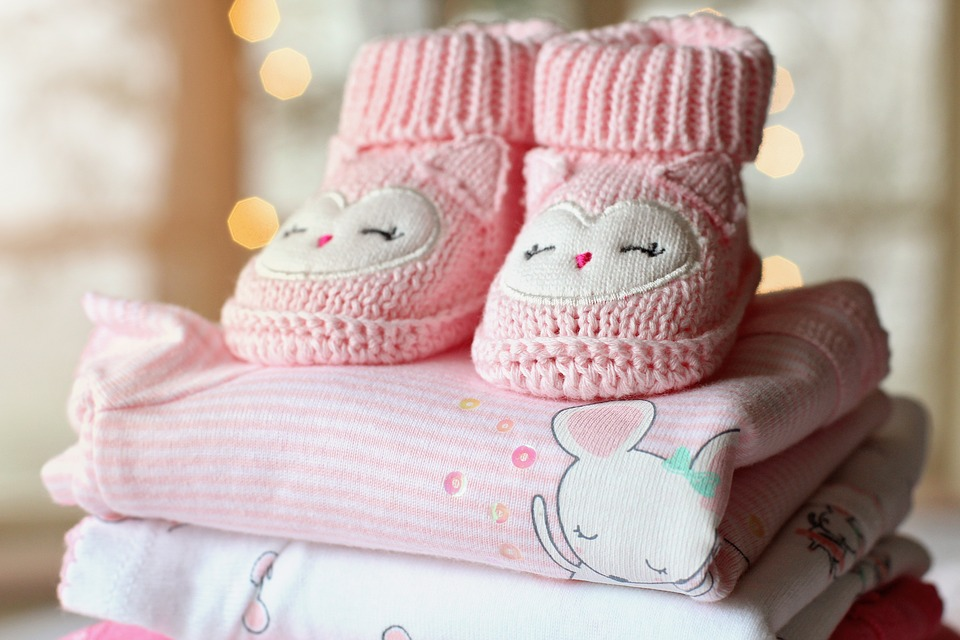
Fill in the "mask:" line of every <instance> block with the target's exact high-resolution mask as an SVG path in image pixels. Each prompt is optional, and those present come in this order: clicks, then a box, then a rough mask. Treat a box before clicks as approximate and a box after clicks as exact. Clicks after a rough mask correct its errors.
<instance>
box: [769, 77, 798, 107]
mask: <svg viewBox="0 0 960 640" xmlns="http://www.w3.org/2000/svg"><path fill="white" fill-rule="evenodd" d="M793 93H794V88H793V76H791V75H790V72H789V71H787V70H786V69H784V68H783V67H781V66H778V67H777V75H776V77H775V78H774V80H773V96H772V97H771V98H770V113H780V112H781V111H783V110H784V109H786V108H787V106H789V105H790V101H791V100H793Z"/></svg>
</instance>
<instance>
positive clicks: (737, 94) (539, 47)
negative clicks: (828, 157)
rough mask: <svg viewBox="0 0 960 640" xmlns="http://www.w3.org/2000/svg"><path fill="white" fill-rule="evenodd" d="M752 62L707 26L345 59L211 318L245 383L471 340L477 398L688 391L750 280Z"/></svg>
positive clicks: (491, 27) (675, 21)
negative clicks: (298, 160)
mask: <svg viewBox="0 0 960 640" xmlns="http://www.w3.org/2000/svg"><path fill="white" fill-rule="evenodd" d="M772 79H773V60H772V58H771V55H770V52H769V50H768V49H767V47H766V45H765V44H764V43H763V42H762V41H761V40H760V39H758V38H757V37H756V36H755V35H754V34H753V33H752V32H751V31H749V30H747V29H743V28H739V27H736V26H734V25H733V24H731V23H730V22H729V21H727V20H726V19H723V18H718V17H715V16H712V15H708V14H698V15H694V16H682V17H676V18H669V19H668V18H656V19H652V20H648V21H645V22H628V23H623V24H619V25H615V26H611V27H606V28H602V29H597V30H592V31H580V32H572V33H563V32H561V31H560V29H559V28H558V27H557V26H555V25H553V24H552V23H548V22H542V21H522V22H506V23H498V24H487V25H484V24H474V23H470V24H464V25H459V26H456V27H453V28H448V29H441V30H438V31H433V32H426V33H418V34H414V35H408V36H402V37H391V38H387V39H383V40H379V41H375V42H372V43H370V44H367V45H366V46H364V47H363V48H362V49H361V51H360V53H359V54H358V57H357V59H356V60H355V62H354V65H353V67H352V69H351V71H350V75H349V78H348V81H347V85H346V89H345V95H344V100H343V106H342V112H341V116H340V124H339V130H338V133H337V135H336V136H335V137H334V138H333V139H332V140H331V142H330V153H329V158H328V168H327V171H326V176H325V178H324V181H323V184H322V186H321V189H320V191H319V192H318V193H317V195H315V196H314V197H312V198H311V199H310V200H309V201H308V202H307V203H306V204H305V205H304V206H303V207H302V208H301V209H300V210H298V211H297V212H296V213H294V214H293V215H292V216H291V217H290V218H289V219H288V220H287V221H286V222H285V223H284V224H283V225H282V226H281V228H280V229H279V231H278V233H277V235H276V236H275V238H274V239H273V240H272V242H271V243H270V244H269V245H268V246H267V247H265V248H264V249H263V251H261V252H260V253H259V254H258V255H256V256H254V257H253V259H252V260H251V261H250V262H249V263H248V264H247V265H246V267H245V268H244V269H243V271H242V272H241V274H240V277H239V281H238V284H237V287H236V291H235V294H234V296H233V297H232V298H231V299H230V300H228V301H227V303H226V305H225V306H224V308H223V313H222V317H221V321H222V325H223V328H224V334H225V337H226V341H227V344H228V346H229V348H230V349H231V351H232V352H233V353H234V354H235V355H236V356H238V357H239V358H241V359H244V360H248V361H252V362H258V363H263V364H266V365H323V364H396V363H402V362H410V361H414V360H418V359H422V358H425V357H428V356H430V355H432V354H435V353H439V352H441V351H444V350H446V349H448V348H450V347H452V346H454V345H456V344H459V343H462V342H464V341H466V340H467V339H469V338H470V336H471V334H474V335H473V346H472V356H473V360H474V364H475V366H476V369H477V371H478V373H479V374H480V375H481V376H482V377H483V378H484V379H486V380H487V381H489V382H491V383H494V384H497V385H500V386H505V387H508V388H511V389H514V390H517V391H521V392H525V393H530V394H534V395H538V396H544V397H554V398H559V397H563V398H570V399H577V400H595V399H600V398H619V397H625V396H633V395H647V394H658V393H664V392H668V391H674V390H677V389H681V388H683V387H687V386H690V385H692V384H695V383H696V382H698V381H699V380H701V379H702V378H704V377H706V376H709V375H710V374H711V373H713V372H714V371H715V370H716V368H717V367H718V366H719V364H720V363H721V362H722V360H723V358H724V357H725V356H726V354H727V352H728V351H729V349H730V347H731V346H732V344H733V340H734V338H735V334H736V328H737V326H738V324H739V323H740V320H741V318H742V316H743V313H744V310H745V308H746V306H747V303H748V302H749V301H750V299H751V297H752V295H753V292H754V289H755V288H756V285H757V282H758V280H759V275H760V261H759V259H758V257H757V255H756V254H755V253H754V251H753V250H752V249H751V246H750V243H749V238H748V232H747V225H746V206H745V201H744V196H743V189H742V185H741V182H740V178H739V172H740V167H741V165H742V164H743V163H745V162H748V161H751V160H753V159H754V158H755V157H756V154H757V151H758V148H759V144H760V139H761V136H762V130H763V123H764V120H765V117H766V113H767V105H768V101H769V95H770V89H771V85H772Z"/></svg>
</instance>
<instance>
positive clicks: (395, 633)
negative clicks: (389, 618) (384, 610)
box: [383, 625, 410, 640]
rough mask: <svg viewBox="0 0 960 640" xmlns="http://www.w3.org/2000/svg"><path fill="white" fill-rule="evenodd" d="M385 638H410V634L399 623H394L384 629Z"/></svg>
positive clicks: (393, 639)
mask: <svg viewBox="0 0 960 640" xmlns="http://www.w3.org/2000/svg"><path fill="white" fill-rule="evenodd" d="M383 640H410V634H408V633H407V630H406V629H404V628H403V627H401V626H399V625H393V626H392V627H389V628H387V629H385V630H384V632H383Z"/></svg>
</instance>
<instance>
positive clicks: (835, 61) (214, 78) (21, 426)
mask: <svg viewBox="0 0 960 640" xmlns="http://www.w3.org/2000/svg"><path fill="white" fill-rule="evenodd" d="M707 9H709V10H713V11H717V12H720V13H722V14H724V15H726V16H728V17H730V18H731V19H732V20H734V21H735V22H737V23H739V24H743V25H746V26H750V27H752V28H753V29H754V30H755V31H756V32H757V33H758V34H759V35H760V36H761V37H762V38H763V39H764V40H766V41H767V42H768V43H769V45H770V48H771V49H772V50H773V52H774V55H775V56H776V59H777V63H778V65H779V66H778V70H777V88H776V92H775V95H774V99H773V104H772V106H771V114H770V116H769V118H768V129H767V130H766V132H765V136H764V145H763V149H762V151H761V155H760V158H759V159H758V161H757V163H756V164H755V165H751V166H747V167H745V168H744V171H743V175H744V179H745V182H746V188H747V194H748V197H749V198H750V207H751V209H750V219H751V225H752V233H753V237H754V243H755V246H756V247H757V249H758V250H759V251H760V252H761V253H762V254H763V255H764V256H781V257H783V258H785V259H787V260H789V261H790V262H786V261H785V260H780V259H777V260H774V261H771V262H768V265H769V266H768V270H769V271H768V273H767V276H768V277H769V276H770V275H771V274H773V275H777V273H779V272H780V271H784V270H785V271H784V273H785V274H786V276H785V277H787V278H788V279H789V278H794V277H795V275H794V276H791V275H790V274H791V269H798V270H799V272H800V273H802V276H803V279H804V281H805V282H806V283H815V282H821V281H824V280H829V279H834V278H841V277H843V278H858V279H860V280H863V281H865V282H866V283H867V284H868V285H869V286H870V287H871V288H872V289H873V291H874V292H875V295H876V299H877V303H878V305H879V308H880V312H881V317H882V319H883V322H884V324H885V326H886V328H887V329H888V331H889V332H890V334H891V341H892V348H893V373H892V375H891V376H890V378H889V379H888V381H887V383H886V388H887V389H888V390H889V391H893V392H897V393H906V394H909V395H912V396H915V397H918V398H920V399H921V400H922V401H923V402H924V403H925V404H926V405H927V407H929V409H930V412H931V415H932V416H933V420H934V425H935V433H934V444H933V446H932V447H931V452H932V453H931V459H930V462H929V465H928V471H927V474H926V476H925V479H924V484H923V487H922V489H921V492H920V502H921V504H922V505H924V508H925V509H928V510H929V513H933V514H939V515H937V516H936V517H938V518H940V517H943V518H946V519H941V520H936V522H937V523H940V524H936V525H935V527H934V531H935V532H939V533H940V534H942V535H944V536H945V539H952V538H956V537H957V536H956V533H957V532H956V530H950V527H952V526H953V524H951V523H954V524H955V523H956V522H957V520H955V519H954V520H951V519H950V518H949V517H947V516H944V514H948V515H949V514H950V513H951V511H950V509H952V507H951V505H956V504H957V499H958V497H960V462H957V460H958V459H960V426H958V421H960V392H958V381H960V349H958V344H960V340H958V338H960V288H958V284H957V282H958V278H960V251H958V249H960V246H958V245H960V186H958V185H960V180H958V179H960V155H958V151H957V149H960V89H958V87H960V85H958V83H957V81H956V80H957V76H958V71H960V3H957V2H952V1H951V0H927V1H926V2H915V1H913V0H881V1H878V0H848V1H847V2H844V3H836V2H830V1H829V0H790V1H780V2H776V3H774V2H763V1H760V0H756V1H750V0H738V1H734V0H730V1H722V0H717V1H716V2H714V3H713V4H712V5H711V6H710V7H709V8H707V7H705V6H704V5H703V3H698V2H685V1H664V0H661V1H649V2H648V1H643V0H602V1H601V0H355V1H352V2H345V1H343V0H237V1H236V2H233V3H231V2H229V1H228V0H221V1H219V2H217V1H203V2H197V1H196V0H138V1H137V2H124V1H122V0H76V1H74V2H69V3H64V2H54V0H3V2H2V3H0V298H2V299H4V300H7V303H5V304H3V305H2V306H0V412H2V413H0V416H2V423H0V564H2V566H3V567H4V570H3V571H2V572H0V603H3V606H0V611H4V610H5V611H10V610H13V609H23V608H26V607H28V606H32V605H34V604H37V603H43V602H52V601H53V599H54V588H55V584H56V574H57V570H58V567H59V562H60V555H61V542H60V540H61V537H62V534H63V532H64V531H65V529H66V528H67V527H68V526H70V525H71V524H72V523H74V522H75V521H76V520H77V519H78V518H79V516H80V514H79V512H74V511H71V510H67V509H62V508H58V507H55V506H53V505H52V504H51V502H50V500H49V498H48V497H47V495H46V492H45V491H44V490H43V488H42V486H41V485H40V481H39V468H40V466H41V465H42V464H43V462H44V461H45V460H46V459H48V458H50V457H51V456H53V455H55V454H57V453H59V452H60V451H62V450H63V449H64V448H66V447H67V446H68V445H69V444H71V443H72V441H73V439H74V436H73V434H72V432H71V431H70V429H69V428H68V426H67V424H66V420H65V410H64V404H65V401H66V398H67V395H68V392H69V388H70V383H71V374H72V368H73V366H74V363H75V362H76V361H77V359H78V356H79V353H80V350H81V348H82V346H83V344H84V341H85V338H86V335H87V332H88V330H89V324H88V323H87V321H86V320H85V318H84V317H83V315H82V313H81V311H80V306H79V300H80V297H81V295H82V294H83V293H84V292H85V291H88V290H95V291H99V292H101V293H105V294H110V295H114V296H121V297H127V298H135V299H146V300H159V301H165V302H171V303H175V304H180V305H183V306H186V307H189V308H192V309H194V310H196V311H198V312H200V313H202V314H204V315H206V316H208V317H210V318H212V319H216V318H217V317H218V314H219V309H220V306H221V304H222V303H223V301H224V299H225V298H226V297H227V295H228V294H229V293H230V291H231V289H232V286H233V280H234V278H235V275H236V274H237V272H238V271H239V268H240V265H241V264H242V263H243V262H244V261H245V260H246V259H247V257H248V256H249V255H250V250H251V249H252V248H256V247H257V246H260V245H261V244H263V243H265V242H266V241H267V240H269V237H270V235H271V234H272V232H273V231H274V230H275V228H276V220H277V217H279V218H280V219H282V218H283V217H284V216H285V215H286V214H287V212H289V211H290V210H291V209H292V208H293V207H295V206H296V205H298V204H299V203H300V202H301V201H302V200H303V199H304V198H306V197H307V196H308V195H309V194H310V193H311V192H312V191H313V190H314V189H315V188H316V187H317V185H318V183H319V180H320V177H321V175H322V171H323V167H324V160H325V153H326V140H327V138H328V137H329V136H330V135H331V134H332V133H333V132H334V130H335V128H336V124H337V115H338V110H339V104H340V97H341V89H342V86H343V82H344V78H345V74H346V71H347V68H348V65H349V62H350V60H351V58H352V56H353V54H354V53H355V51H356V49H357V48H358V47H359V45H360V44H361V43H362V42H364V41H365V40H367V39H369V38H372V37H375V36H378V35H382V34H388V33H393V32H403V31H409V30H414V29H420V28H430V27H435V26H438V25H441V24H444V23H448V22H451V21H456V20H461V19H464V18H479V19H496V18H504V17H530V16H542V17H552V18H554V19H556V20H558V21H559V22H561V23H562V24H564V25H566V26H567V27H570V28H582V27H594V26H600V25H605V24H609V23H612V22H617V21H620V20H623V19H626V18H631V17H637V18H647V17H651V16H654V15H674V14H681V13H689V12H694V11H697V10H707ZM793 265H795V266H793ZM774 272H776V273H774ZM768 281H769V279H768ZM0 635H2V634H0Z"/></svg>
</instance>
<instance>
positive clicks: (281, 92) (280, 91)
mask: <svg viewBox="0 0 960 640" xmlns="http://www.w3.org/2000/svg"><path fill="white" fill-rule="evenodd" d="M312 77H313V76H312V74H311V73H310V63H309V62H308V61H307V58H306V56H304V55H303V54H302V53H300V52H299V51H294V50H293V49H289V48H287V49H277V50H276V51H271V52H270V54H269V55H268V56H267V57H266V59H265V60H264V61H263V65H261V67H260V82H262V83H263V89H264V91H266V92H267V93H269V94H270V95H272V96H273V97H274V98H278V99H280V100H289V99H290V98H296V97H297V96H300V95H303V92H304V91H306V90H307V86H309V84H310V80H311V78H312Z"/></svg>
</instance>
